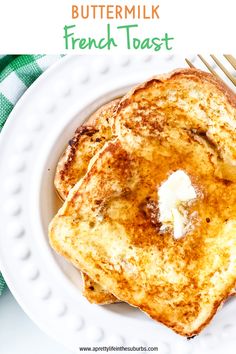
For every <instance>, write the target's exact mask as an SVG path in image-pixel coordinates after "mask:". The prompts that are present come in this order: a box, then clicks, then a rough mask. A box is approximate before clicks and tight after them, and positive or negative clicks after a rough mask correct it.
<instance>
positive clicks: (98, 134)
mask: <svg viewBox="0 0 236 354" xmlns="http://www.w3.org/2000/svg"><path fill="white" fill-rule="evenodd" d="M118 102H119V99H117V100H113V101H111V102H109V103H107V104H105V105H103V106H102V107H101V108H99V109H98V110H97V111H96V112H95V113H93V114H92V115H91V116H90V117H89V119H88V121H86V123H85V124H84V125H83V126H81V127H80V128H78V129H77V130H76V132H75V135H74V137H73V138H72V139H71V140H70V141H69V144H68V147H67V148H66V150H65V152H64V154H63V155H62V157H61V158H60V160H59V162H58V165H57V169H56V174H55V179H54V183H55V187H56V190H57V192H58V194H59V196H60V197H61V199H63V200H64V199H65V198H66V197H67V195H68V193H69V191H70V189H71V188H72V187H73V186H74V185H75V183H76V182H77V181H78V180H79V179H80V178H82V177H83V176H84V175H85V173H86V171H87V167H88V164H89V162H90V160H91V158H92V157H93V156H94V154H95V153H96V152H97V151H98V150H99V149H100V148H101V146H102V145H103V144H104V143H105V142H106V141H107V140H108V139H110V137H111V134H112V133H111V121H112V116H113V114H114V111H115V109H116V107H117V104H118ZM82 276H83V281H84V289H83V295H84V296H85V297H86V298H87V299H88V300H89V301H90V302H91V303H96V304H100V305H105V304H110V303H113V302H117V301H119V300H117V299H116V298H115V296H114V295H112V294H110V293H109V292H107V291H105V290H104V289H103V288H102V287H101V286H100V285H99V284H97V283H95V282H94V281H93V280H92V279H91V278H89V276H87V275H86V274H82Z"/></svg>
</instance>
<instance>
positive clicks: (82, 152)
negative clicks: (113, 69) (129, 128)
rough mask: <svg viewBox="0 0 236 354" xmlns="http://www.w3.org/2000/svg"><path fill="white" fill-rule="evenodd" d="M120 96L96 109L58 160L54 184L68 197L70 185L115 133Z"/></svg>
mask: <svg viewBox="0 0 236 354" xmlns="http://www.w3.org/2000/svg"><path fill="white" fill-rule="evenodd" d="M119 101H120V100H119V99H117V100H113V101H111V102H109V103H107V104H105V105H103V106H102V107H101V108H99V109H98V110H97V111H96V112H95V113H93V114H92V115H91V116H90V117H89V119H88V121H86V122H85V124H84V125H82V126H81V127H79V128H78V129H77V130H76V132H75V134H74V137H73V138H72V139H71V140H70V141H69V144H68V146H67V148H66V150H65V152H64V153H63V155H62V156H61V158H60V160H59V161H58V165H57V169H56V174H55V179H54V184H55V187H56V190H57V192H58V193H59V195H60V197H61V198H62V199H63V200H65V199H66V197H67V195H68V193H69V191H70V189H71V188H72V187H73V186H74V185H75V183H77V182H78V180H79V179H80V178H81V177H83V176H84V175H85V173H86V171H87V167H88V164H89V161H90V160H91V158H92V157H93V156H94V155H95V154H96V152H97V151H98V150H99V149H100V148H101V147H102V146H103V145H104V143H105V142H106V141H107V140H109V139H110V138H111V136H112V128H111V126H112V119H113V114H114V112H115V110H116V107H117V105H118V102H119Z"/></svg>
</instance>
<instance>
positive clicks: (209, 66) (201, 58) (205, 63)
mask: <svg viewBox="0 0 236 354" xmlns="http://www.w3.org/2000/svg"><path fill="white" fill-rule="evenodd" d="M198 57H199V59H200V60H201V61H202V62H203V64H204V65H205V66H206V67H207V69H208V70H209V71H210V72H211V73H212V74H213V75H215V76H216V77H217V78H218V79H220V80H222V79H221V77H220V76H219V75H218V74H217V73H216V72H215V70H214V69H213V68H212V67H211V65H210V64H209V63H208V62H207V61H206V60H205V59H204V58H203V56H202V55H200V54H198Z"/></svg>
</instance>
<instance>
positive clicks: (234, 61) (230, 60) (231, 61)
mask: <svg viewBox="0 0 236 354" xmlns="http://www.w3.org/2000/svg"><path fill="white" fill-rule="evenodd" d="M197 57H198V59H199V60H200V61H201V63H203V64H204V66H205V67H206V68H207V69H208V70H209V71H210V72H211V73H212V74H213V75H215V76H217V77H218V78H219V79H220V80H223V81H224V79H223V78H222V77H221V76H220V75H219V73H218V72H216V70H215V69H214V67H213V65H211V64H210V63H209V62H208V61H207V60H206V59H205V58H204V57H203V56H202V55H200V54H198V56H197ZM210 57H211V59H212V60H213V62H214V63H215V66H216V67H218V69H220V70H221V71H222V72H223V73H224V75H225V76H226V77H227V78H228V79H229V80H230V81H231V82H232V84H233V85H234V86H236V77H235V76H234V75H233V74H232V73H231V72H230V71H229V70H228V69H227V68H226V67H225V65H223V64H222V62H221V61H220V60H219V59H218V58H217V57H216V56H215V55H213V54H211V55H210ZM224 58H225V59H226V60H227V61H228V63H229V64H230V65H231V66H232V68H233V70H234V71H235V74H236V59H235V58H234V56H233V55H230V54H224ZM185 61H186V63H187V64H188V66H189V67H190V68H196V67H195V65H194V64H193V63H192V61H191V60H189V59H187V58H186V59H185Z"/></svg>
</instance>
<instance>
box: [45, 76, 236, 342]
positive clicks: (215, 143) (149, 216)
mask: <svg viewBox="0 0 236 354" xmlns="http://www.w3.org/2000/svg"><path fill="white" fill-rule="evenodd" d="M114 119H115V121H114V127H115V135H116V136H117V138H114V139H113V140H111V141H109V142H107V143H106V144H105V145H104V147H103V148H102V149H101V150H99V151H98V152H97V154H96V156H95V157H94V158H93V160H92V162H91V163H90V165H89V168H88V170H87V173H86V175H85V176H84V177H83V178H82V179H81V180H80V181H79V182H78V183H77V184H76V185H75V186H74V187H73V188H72V189H71V190H70V192H69V195H68V197H67V199H66V202H65V203H64V205H63V206H62V208H61V209H60V210H59V212H58V214H57V215H56V216H55V217H54V219H53V220H52V222H51V224H50V226H49V237H50V242H51V245H52V247H53V248H54V249H55V250H56V251H57V252H58V253H59V254H61V255H62V256H64V257H65V258H67V259H68V260H70V261H71V262H72V263H73V264H74V265H75V266H76V267H79V268H80V269H81V270H82V271H84V272H85V273H86V274H88V275H89V276H90V277H91V278H92V279H93V280H94V281H97V282H98V283H99V284H100V285H101V286H102V287H103V288H104V289H106V290H108V291H110V292H111V293H112V294H114V295H115V296H116V297H117V298H118V299H120V300H122V301H125V302H128V303H129V304H131V305H133V306H136V307H138V308H140V309H141V310H143V311H144V312H146V313H147V314H148V315H149V316H150V317H152V318H153V319H155V320H157V321H159V322H162V323H163V324H165V325H166V326H168V327H169V328H172V329H173V330H174V331H176V332H177V333H179V334H181V335H184V336H193V335H196V334H198V333H199V332H200V331H201V330H202V329H203V328H204V327H205V326H206V325H207V324H208V323H209V322H210V320H211V319H212V317H213V316H214V314H215V313H216V311H217V309H218V308H219V307H220V305H221V304H222V303H223V302H224V300H225V299H227V298H228V297H229V296H230V295H231V293H232V292H233V291H234V288H235V285H236V237H235V235H236V179H235V175H236V132H235V130H236V98H235V95H234V94H233V93H232V92H231V91H230V90H229V89H228V88H227V87H226V86H225V85H224V84H223V83H221V82H220V81H219V80H217V79H216V78H214V77H213V76H212V75H210V74H207V73H204V72H201V71H199V70H195V69H186V70H178V71H175V72H173V73H171V74H168V75H164V76H157V77H154V78H153V79H151V80H150V81H148V82H146V83H144V84H142V85H140V86H138V87H136V88H134V89H133V90H132V91H130V92H129V93H128V94H127V95H126V96H125V97H124V98H123V99H122V100H121V102H120V104H119V107H118V110H117V113H116V115H115V118H114ZM177 171H182V172H184V173H185V174H186V175H187V176H188V177H189V180H190V181H191V183H192V186H193V188H194V190H195V192H196V197H195V198H194V199H193V200H192V201H191V202H189V203H188V202H185V203H183V204H181V208H182V211H183V213H184V215H185V217H187V218H188V222H189V224H190V226H189V228H188V229H187V230H185V233H184V234H183V235H182V237H180V238H179V239H176V238H175V237H174V233H173V228H171V227H167V228H164V229H163V222H162V221H160V220H161V215H160V193H159V192H160V188H161V186H163V183H165V182H166V181H167V180H168V179H169V178H170V176H171V175H172V174H173V173H175V172H177ZM169 197H170V196H169Z"/></svg>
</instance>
